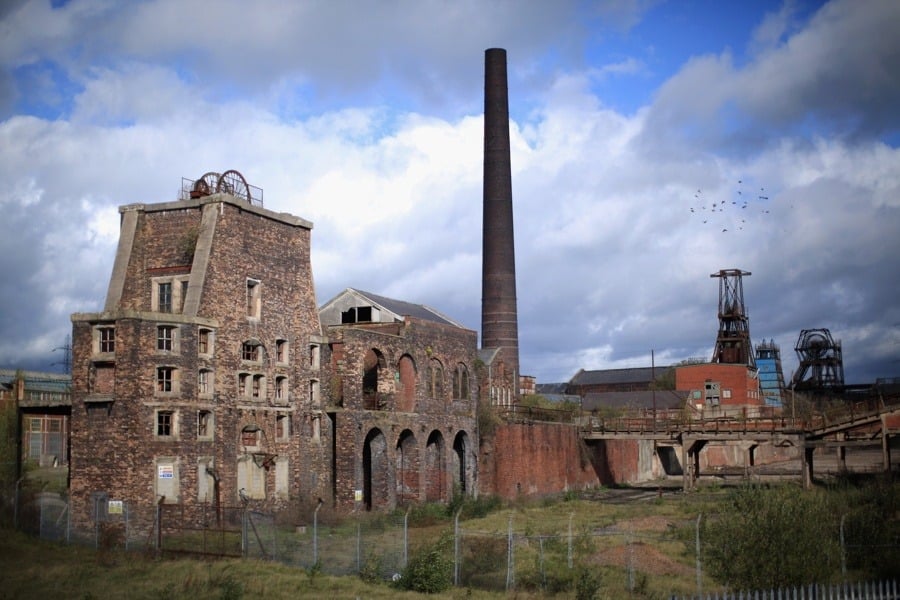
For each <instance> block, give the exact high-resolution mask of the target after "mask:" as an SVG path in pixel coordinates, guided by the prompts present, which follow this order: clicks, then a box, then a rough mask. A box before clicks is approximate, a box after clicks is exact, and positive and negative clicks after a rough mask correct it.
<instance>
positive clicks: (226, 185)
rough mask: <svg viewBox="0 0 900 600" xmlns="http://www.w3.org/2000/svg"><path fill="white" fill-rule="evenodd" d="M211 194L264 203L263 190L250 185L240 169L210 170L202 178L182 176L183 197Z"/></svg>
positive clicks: (260, 205) (256, 203)
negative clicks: (222, 171) (218, 171)
mask: <svg viewBox="0 0 900 600" xmlns="http://www.w3.org/2000/svg"><path fill="white" fill-rule="evenodd" d="M211 194H229V195H231V196H234V197H235V198H237V199H239V200H243V201H244V202H246V203H248V204H252V205H253V206H259V207H260V208H262V205H263V191H262V188H258V187H256V186H255V185H250V184H249V183H247V180H246V179H244V176H243V175H241V173H240V171H235V170H234V169H231V170H228V171H225V172H224V173H222V174H219V173H216V172H215V171H210V172H209V173H206V174H205V175H203V177H201V178H200V179H187V178H185V177H182V178H181V199H182V200H187V199H188V198H203V197H204V196H209V195H211Z"/></svg>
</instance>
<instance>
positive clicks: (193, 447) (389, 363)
mask: <svg viewBox="0 0 900 600" xmlns="http://www.w3.org/2000/svg"><path fill="white" fill-rule="evenodd" d="M120 212H121V214H122V232H121V237H120V242H119V247H118V251H117V255H116V262H115V265H114V268H113V274H112V277H111V279H110V285H109V291H108V294H107V300H106V305H105V307H104V310H103V311H102V312H99V313H86V314H75V315H73V316H72V323H73V368H72V401H73V411H72V412H73V418H72V438H71V446H72V461H71V488H70V491H71V497H72V510H73V524H74V526H75V527H76V528H85V527H87V526H90V525H91V524H92V523H94V521H95V519H100V520H102V519H103V518H104V514H105V511H106V510H107V507H109V506H113V505H114V504H118V503H116V502H115V501H122V502H124V503H125V504H126V505H127V506H128V509H129V513H130V519H131V520H130V523H131V525H132V526H134V527H143V528H149V527H151V526H152V522H153V515H154V509H155V506H156V504H157V503H162V504H164V505H166V504H177V505H179V506H180V507H181V509H180V510H181V512H182V514H195V515H200V514H202V513H203V512H204V511H205V512H206V513H207V514H210V512H214V513H218V512H220V511H219V510H218V509H220V508H222V507H229V506H236V505H241V504H244V503H249V504H250V505H251V506H254V507H257V508H264V509H285V508H288V507H291V506H301V507H312V506H315V505H316V504H317V503H318V502H319V501H321V502H323V503H324V504H326V505H329V506H331V507H333V508H334V509H336V510H339V511H343V512H347V511H353V510H387V509H392V508H394V507H396V506H399V505H407V504H411V503H416V502H423V501H447V500H449V499H450V498H451V496H452V494H453V493H455V492H457V491H458V492H462V493H467V494H473V493H475V491H476V489H477V447H478V432H477V429H476V420H475V413H476V410H475V407H476V404H477V398H478V389H479V385H478V381H477V377H476V363H477V358H476V356H477V349H476V348H477V334H476V332H474V331H471V330H468V329H465V328H462V327H460V326H458V325H455V324H453V322H452V321H449V320H447V319H438V322H433V321H430V320H429V319H427V318H424V319H423V318H416V317H405V318H403V319H399V320H396V321H394V322H390V323H377V324H376V323H356V322H354V323H351V324H345V325H336V326H330V327H328V330H327V332H323V330H322V326H321V323H320V317H319V312H318V308H317V307H316V299H315V293H314V289H313V278H312V269H311V264H310V233H311V228H312V224H311V223H308V222H307V221H304V220H303V219H300V218H298V217H294V216H291V215H287V214H284V213H274V212H272V211H268V210H265V209H263V208H261V207H258V206H254V205H251V204H249V203H248V202H246V201H245V200H242V199H239V198H236V197H234V196H231V195H229V194H213V195H208V196H203V197H200V198H191V199H185V200H180V201H177V202H170V203H164V204H155V205H129V206H124V207H122V208H121V209H120ZM110 502H113V503H114V504H110ZM198 518H199V517H198Z"/></svg>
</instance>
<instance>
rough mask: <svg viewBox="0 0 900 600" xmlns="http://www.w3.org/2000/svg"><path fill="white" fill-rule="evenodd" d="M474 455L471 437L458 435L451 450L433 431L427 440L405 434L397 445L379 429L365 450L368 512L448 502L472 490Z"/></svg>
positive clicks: (460, 433)
mask: <svg viewBox="0 0 900 600" xmlns="http://www.w3.org/2000/svg"><path fill="white" fill-rule="evenodd" d="M473 456H474V454H473V452H472V449H471V447H470V440H469V436H468V434H467V433H466V432H465V431H460V432H458V433H457V434H456V435H455V436H454V438H453V442H452V446H449V447H448V442H447V440H445V438H444V435H443V434H442V433H441V432H440V431H438V430H436V429H435V430H433V431H432V432H431V433H430V434H429V435H428V437H427V439H426V440H425V443H424V446H423V445H422V440H420V439H418V438H417V437H416V435H415V434H414V433H413V432H412V431H411V430H409V429H404V430H403V431H401V432H400V435H399V436H397V439H396V441H395V442H392V443H390V444H389V442H388V438H387V437H386V436H385V434H384V432H382V431H381V430H380V429H378V428H374V429H372V430H370V431H369V433H368V435H366V439H365V443H364V444H363V448H362V466H363V502H364V504H365V508H366V510H383V509H391V508H393V507H395V506H406V505H410V504H416V503H419V502H443V501H447V500H449V499H450V498H451V496H452V494H453V493H454V492H460V493H466V492H467V491H468V490H470V489H471V487H472V480H473V476H474V475H473V473H474V459H473Z"/></svg>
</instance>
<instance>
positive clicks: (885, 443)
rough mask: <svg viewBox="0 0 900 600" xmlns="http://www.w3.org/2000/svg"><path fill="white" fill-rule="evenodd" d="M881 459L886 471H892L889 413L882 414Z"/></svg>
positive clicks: (888, 472)
mask: <svg viewBox="0 0 900 600" xmlns="http://www.w3.org/2000/svg"><path fill="white" fill-rule="evenodd" d="M881 459H882V462H883V464H884V472H885V473H887V474H888V475H890V473H891V436H890V435H888V427H887V415H881Z"/></svg>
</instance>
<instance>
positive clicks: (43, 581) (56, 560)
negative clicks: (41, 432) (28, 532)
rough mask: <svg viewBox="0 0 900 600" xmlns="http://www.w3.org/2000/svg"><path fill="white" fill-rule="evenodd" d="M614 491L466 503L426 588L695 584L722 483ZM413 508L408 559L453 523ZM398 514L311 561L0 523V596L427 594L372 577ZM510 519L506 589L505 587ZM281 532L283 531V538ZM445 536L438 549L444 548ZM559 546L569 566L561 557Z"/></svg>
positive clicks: (388, 549)
mask: <svg viewBox="0 0 900 600" xmlns="http://www.w3.org/2000/svg"><path fill="white" fill-rule="evenodd" d="M614 493H615V492H613V491H608V490H597V491H594V492H593V493H591V494H586V495H581V497H580V498H577V497H576V496H575V495H573V494H567V495H566V496H565V497H564V499H562V500H557V501H555V502H551V501H547V500H544V501H522V502H517V503H513V504H507V505H503V506H500V507H499V508H497V509H496V510H493V511H491V512H488V511H483V510H477V511H470V512H469V513H468V514H480V515H483V516H479V517H477V518H468V519H461V521H460V529H461V532H462V537H461V543H460V553H461V556H462V561H461V565H460V575H461V579H462V582H463V585H462V586H461V587H458V588H451V590H449V591H447V592H444V593H441V594H434V595H429V596H427V597H429V598H440V599H450V598H452V599H456V598H476V599H479V598H483V599H495V598H510V597H515V598H521V599H529V598H546V597H558V598H574V597H575V594H576V590H578V589H579V585H582V584H591V585H593V584H596V585H597V586H599V592H598V594H597V595H596V596H595V597H596V598H597V599H598V600H603V599H605V598H622V597H632V598H668V597H669V596H670V595H671V594H685V595H687V594H691V593H695V592H696V591H697V582H696V571H695V567H696V559H695V557H694V554H693V548H694V546H693V544H694V536H695V530H694V526H695V523H696V519H697V515H698V514H701V513H702V514H704V515H705V516H707V517H708V516H711V515H714V514H715V513H716V512H717V510H718V508H717V505H719V504H721V503H722V501H723V499H724V498H725V494H726V493H727V491H726V490H723V489H704V490H702V491H701V492H699V493H691V494H680V493H678V494H667V495H665V496H663V497H660V498H653V499H651V500H644V501H638V502H630V503H616V502H614V501H613V498H612V497H611V495H612V494H614ZM821 493H826V491H825V490H821ZM842 493H845V494H846V493H849V492H842ZM495 506H496V503H495ZM415 510H416V514H413V512H411V513H410V515H409V523H410V530H409V545H410V551H409V556H410V558H412V557H413V556H414V555H415V553H416V552H419V551H420V550H421V549H424V548H427V547H429V546H431V545H432V544H433V543H434V542H435V540H438V539H440V538H441V537H442V536H448V535H450V536H452V532H453V518H452V516H450V514H449V513H450V512H451V511H452V509H451V510H448V509H447V507H441V506H432V507H425V508H419V509H415ZM466 514H467V512H466V507H465V506H463V515H466ZM402 522H403V514H402V513H401V514H399V515H398V514H393V515H365V516H363V517H362V518H359V519H358V520H347V521H344V522H340V523H333V524H331V525H329V526H327V527H326V526H323V525H321V524H320V526H319V527H320V528H319V534H320V537H319V547H318V551H319V556H320V561H321V562H320V565H318V566H316V565H313V564H312V561H311V556H312V553H311V545H310V542H311V535H310V532H309V531H307V532H306V533H305V534H298V533H296V532H293V531H291V532H288V531H284V532H281V533H279V536H282V537H281V538H280V540H281V541H279V559H280V560H286V561H287V562H289V563H290V564H289V565H284V564H280V563H278V562H263V561H257V560H240V559H222V560H215V561H204V560H199V559H189V558H178V559H160V558H157V557H154V556H152V555H148V554H142V553H139V552H127V553H126V552H124V551H122V550H120V549H107V550H103V549H101V550H93V549H92V548H91V549H88V548H85V547H80V546H75V545H72V546H64V545H59V544H53V543H48V542H41V541H39V540H35V539H34V538H30V537H27V536H25V535H24V534H20V533H17V532H12V531H0V572H2V573H3V574H4V575H3V579H4V586H3V589H2V590H0V600H4V599H6V598H20V597H23V598H24V597H45V598H125V597H127V598H191V600H204V599H207V598H210V599H239V598H253V597H266V598H274V599H278V598H322V597H325V598H334V599H340V598H376V599H377V598H421V597H426V596H424V595H420V594H416V593H413V592H404V591H401V590H398V589H396V588H394V587H392V586H391V585H390V584H389V583H387V582H386V581H383V579H385V578H386V576H387V575H390V572H395V571H394V569H395V566H391V569H390V572H388V571H385V570H379V567H382V566H383V565H382V559H384V560H386V561H388V562H389V561H390V560H391V559H390V556H389V555H390V553H392V552H393V553H396V552H397V549H398V543H399V542H400V540H401V539H402V535H400V534H401V533H402ZM570 527H571V537H570V535H569V531H570ZM358 528H362V530H363V534H362V539H363V542H364V546H363V548H362V562H363V567H364V568H363V569H362V570H363V573H362V577H360V576H357V575H348V576H343V577H338V576H332V575H329V574H326V573H327V572H333V571H334V570H336V569H334V568H335V567H340V568H341V569H343V570H344V572H348V573H355V572H356V569H357V564H356V555H355V552H356V551H357V550H356V548H357V546H356V539H357V538H356V536H357V532H358V531H359V529H358ZM398 528H399V529H398ZM510 528H511V529H512V532H513V540H514V543H513V546H514V570H513V577H514V591H513V592H506V591H505V587H506V583H507V575H508V571H507V565H508V557H507V549H508V541H509V538H508V534H509V530H510ZM398 532H399V533H398ZM290 539H293V542H291V543H290V544H289V543H286V541H287V540H290ZM450 539H451V543H450V544H449V545H447V546H446V548H445V551H446V552H449V553H450V554H449V556H450V557H451V559H452V553H453V551H454V550H453V544H452V537H451V538H450ZM570 556H571V563H572V567H573V568H569V558H570ZM345 563H346V564H345ZM342 565H343V566H342ZM344 567H346V568H344ZM379 579H382V581H380V582H379V581H378V580H379ZM587 587H590V586H589V585H588V586H587ZM720 589H722V588H721V585H720V584H718V583H717V582H715V581H713V580H712V579H710V578H709V576H708V575H707V574H706V573H705V572H704V577H703V591H704V592H711V591H715V590H720ZM488 590H493V591H488Z"/></svg>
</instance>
